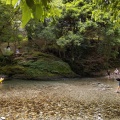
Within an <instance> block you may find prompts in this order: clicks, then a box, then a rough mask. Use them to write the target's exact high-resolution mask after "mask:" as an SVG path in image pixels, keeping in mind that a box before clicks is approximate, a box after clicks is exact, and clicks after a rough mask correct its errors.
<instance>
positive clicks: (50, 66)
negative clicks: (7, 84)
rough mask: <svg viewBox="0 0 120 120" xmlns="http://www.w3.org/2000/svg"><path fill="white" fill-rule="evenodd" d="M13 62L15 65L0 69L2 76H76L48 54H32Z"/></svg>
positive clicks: (62, 62) (40, 77)
mask: <svg viewBox="0 0 120 120" xmlns="http://www.w3.org/2000/svg"><path fill="white" fill-rule="evenodd" d="M22 58H23V59H22ZM35 58H36V59H35ZM15 61H16V62H15V63H16V64H14V65H12V66H7V67H3V68H1V69H2V71H3V73H2V74H7V75H8V76H12V78H17V79H18V78H19V79H53V78H59V77H76V76H77V75H76V74H75V73H74V72H73V71H72V70H71V68H70V66H69V65H68V64H67V63H65V62H64V61H62V60H61V59H59V58H57V57H55V56H53V55H49V54H44V53H40V52H39V53H35V52H34V53H33V54H30V55H28V54H27V55H25V56H22V57H20V59H19V58H16V59H15Z"/></svg>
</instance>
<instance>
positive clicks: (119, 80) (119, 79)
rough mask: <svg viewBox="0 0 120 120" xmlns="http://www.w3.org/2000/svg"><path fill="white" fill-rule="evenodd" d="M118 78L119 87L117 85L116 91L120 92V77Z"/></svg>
mask: <svg viewBox="0 0 120 120" xmlns="http://www.w3.org/2000/svg"><path fill="white" fill-rule="evenodd" d="M116 80H117V81H118V82H119V83H118V87H117V89H116V92H117V93H119V92H120V91H119V90H120V78H116Z"/></svg>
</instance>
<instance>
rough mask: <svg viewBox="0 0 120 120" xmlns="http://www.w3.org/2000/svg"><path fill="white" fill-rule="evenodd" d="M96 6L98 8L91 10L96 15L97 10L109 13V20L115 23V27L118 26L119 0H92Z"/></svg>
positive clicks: (119, 14)
mask: <svg viewBox="0 0 120 120" xmlns="http://www.w3.org/2000/svg"><path fill="white" fill-rule="evenodd" d="M92 1H93V3H95V5H96V6H97V7H98V10H97V11H95V12H93V14H94V15H95V16H96V15H97V13H98V12H99V10H103V11H104V12H109V13H111V15H112V16H111V17H110V20H111V21H112V22H113V23H114V24H115V27H118V26H120V1H119V0H92Z"/></svg>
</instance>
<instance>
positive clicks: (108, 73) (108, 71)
mask: <svg viewBox="0 0 120 120" xmlns="http://www.w3.org/2000/svg"><path fill="white" fill-rule="evenodd" d="M110 74H111V72H110V70H107V75H108V79H110Z"/></svg>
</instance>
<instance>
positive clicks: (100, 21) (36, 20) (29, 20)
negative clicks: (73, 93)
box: [0, 0, 120, 76]
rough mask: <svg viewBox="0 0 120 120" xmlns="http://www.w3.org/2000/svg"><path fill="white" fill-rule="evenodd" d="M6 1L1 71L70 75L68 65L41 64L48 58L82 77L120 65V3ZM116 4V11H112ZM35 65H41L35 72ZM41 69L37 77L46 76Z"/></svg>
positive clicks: (0, 24) (0, 7) (0, 6)
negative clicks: (18, 52)
mask: <svg viewBox="0 0 120 120" xmlns="http://www.w3.org/2000/svg"><path fill="white" fill-rule="evenodd" d="M3 1H4V0H3ZM3 1H1V3H0V14H1V15H0V43H1V55H0V66H1V68H0V69H1V74H6V75H8V76H12V75H14V74H23V73H25V71H26V70H28V69H29V70H28V72H27V73H26V74H27V75H31V74H34V73H36V71H39V70H41V72H43V71H42V70H43V69H44V70H45V71H47V72H46V73H45V75H46V74H48V71H52V74H53V73H54V74H55V73H57V74H58V73H59V72H60V74H64V73H61V71H62V69H61V68H60V65H61V64H63V63H60V64H59V65H58V62H57V63H56V64H55V65H53V64H51V66H50V65H49V64H48V62H45V63H44V64H42V65H43V66H41V62H42V63H43V61H45V59H43V58H42V57H44V56H45V57H46V56H47V57H50V59H52V60H53V58H54V59H59V60H60V61H61V60H62V61H64V64H65V63H66V64H68V65H69V66H70V69H71V70H72V71H74V73H76V74H78V75H81V76H93V75H97V73H100V72H101V71H103V70H107V69H110V68H115V67H119V66H120V63H119V62H120V60H119V57H120V55H119V52H120V49H119V48H120V47H119V46H120V26H119V22H120V21H119V20H120V19H119V17H120V16H119V11H117V10H119V2H118V1H116V2H115V3H114V2H113V1H112V2H109V1H105V2H104V1H103V3H102V4H101V1H98V2H96V1H95V0H93V1H92V0H63V1H62V0H54V1H49V0H45V1H41V3H39V2H38V3H37V2H36V1H33V0H32V1H31V2H29V1H28V0H26V1H23V3H22V2H20V0H19V1H18V2H17V3H16V2H14V0H13V3H10V4H8V3H7V4H5V2H3ZM12 4H13V5H14V6H12ZM115 5H116V6H117V7H116V8H115V9H114V10H113V9H111V10H109V8H114V6H115ZM98 6H99V7H98ZM100 6H101V7H100ZM106 6H108V9H105V8H106ZM5 47H11V49H12V50H10V51H9V50H6V49H7V48H6V49H5ZM16 49H19V51H20V54H19V55H18V56H17V55H16ZM51 56H52V57H51ZM38 58H39V60H38ZM36 60H37V61H36ZM24 61H27V62H24ZM38 61H40V62H38ZM53 63H54V62H53ZM47 65H49V66H50V67H48V66H47ZM57 65H58V66H59V67H58V68H59V69H60V70H56V69H55V70H52V66H57ZM68 65H67V67H68ZM26 66H27V67H26ZM30 66H32V67H31V68H35V67H36V66H41V67H38V68H37V69H34V70H33V69H30ZM63 66H64V65H63ZM25 67H26V68H25ZM63 71H64V70H63ZM66 71H68V69H66V70H65V73H66ZM72 71H70V72H72ZM41 72H40V73H37V75H38V76H39V75H41V74H43V73H41ZM49 74H50V73H49ZM67 74H69V73H67ZM50 75H51V74H50ZM33 76H34V75H33Z"/></svg>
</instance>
